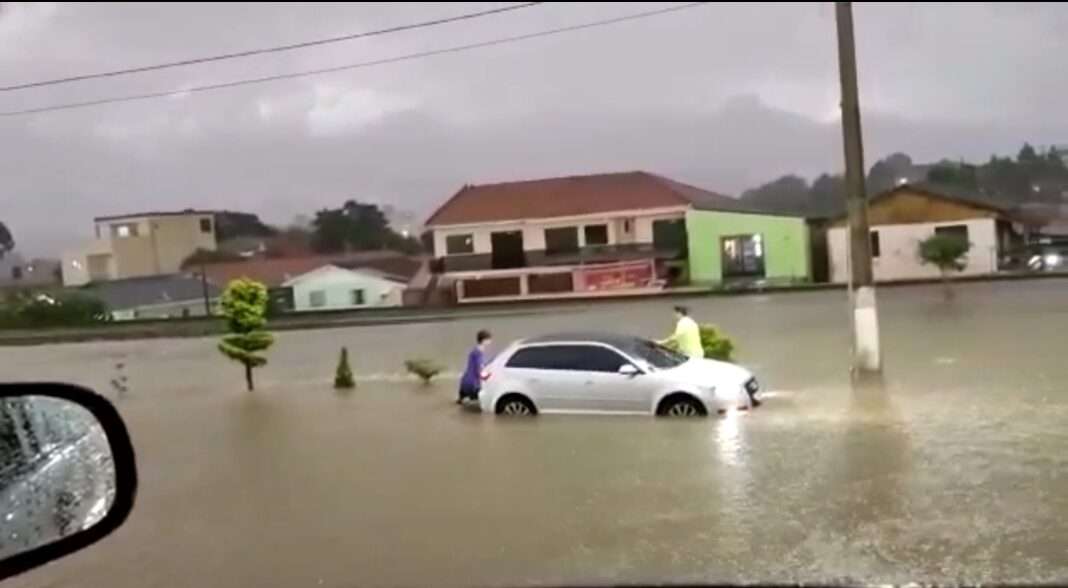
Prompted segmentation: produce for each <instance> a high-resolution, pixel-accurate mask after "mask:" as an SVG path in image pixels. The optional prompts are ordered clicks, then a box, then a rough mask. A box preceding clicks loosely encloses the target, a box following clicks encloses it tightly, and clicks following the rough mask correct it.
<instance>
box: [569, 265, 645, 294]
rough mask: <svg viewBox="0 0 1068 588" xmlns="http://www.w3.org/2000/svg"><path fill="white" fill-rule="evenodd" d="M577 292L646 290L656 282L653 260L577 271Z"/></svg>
mask: <svg viewBox="0 0 1068 588" xmlns="http://www.w3.org/2000/svg"><path fill="white" fill-rule="evenodd" d="M575 277H576V278H577V279H576V280H575V282H576V284H575V285H576V286H578V287H577V288H576V290H580V291H582V290H585V291H600V290H625V289H633V288H646V287H649V286H651V285H652V284H653V283H654V282H655V281H656V269H655V267H654V265H653V261H652V260H645V261H633V262H624V263H614V264H611V265H602V266H595V267H589V268H580V269H576V270H575Z"/></svg>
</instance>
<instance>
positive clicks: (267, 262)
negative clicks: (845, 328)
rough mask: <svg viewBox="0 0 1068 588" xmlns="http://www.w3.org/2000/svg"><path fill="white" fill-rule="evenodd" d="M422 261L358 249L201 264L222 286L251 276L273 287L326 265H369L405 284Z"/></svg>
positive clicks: (400, 254) (358, 266)
mask: <svg viewBox="0 0 1068 588" xmlns="http://www.w3.org/2000/svg"><path fill="white" fill-rule="evenodd" d="M421 263H422V262H421V261H420V260H418V259H413V258H411V257H408V256H406V255H404V254H402V253H398V252H396V251H360V252H355V253H339V254H336V255H310V256H305V257H279V258H252V259H249V260H247V261H232V262H225V263H209V264H206V265H205V266H204V271H205V273H206V274H207V275H208V280H210V281H211V282H213V283H215V284H218V285H220V286H225V285H226V284H228V283H230V281H231V280H236V279H238V278H250V279H253V280H256V281H257V282H262V283H264V284H266V285H267V287H269V288H276V287H278V286H281V285H282V284H284V283H285V282H287V281H289V280H291V279H293V278H296V277H297V276H300V275H302V274H306V273H308V272H310V271H312V270H315V269H318V268H321V267H323V266H325V265H335V266H337V267H341V268H344V269H350V270H351V269H356V268H371V269H375V270H377V271H379V272H381V273H383V274H385V275H387V276H389V277H390V278H391V279H395V280H398V281H401V282H405V283H407V282H408V280H409V279H411V277H412V276H414V275H415V273H416V272H417V271H418V270H419V266H420V265H421Z"/></svg>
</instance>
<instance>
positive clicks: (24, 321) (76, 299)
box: [0, 293, 111, 328]
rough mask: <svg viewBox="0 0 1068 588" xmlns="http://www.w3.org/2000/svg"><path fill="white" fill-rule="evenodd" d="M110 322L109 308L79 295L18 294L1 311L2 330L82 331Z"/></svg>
mask: <svg viewBox="0 0 1068 588" xmlns="http://www.w3.org/2000/svg"><path fill="white" fill-rule="evenodd" d="M110 320H111V313H109V312H108V309H107V305H105V304H104V303H103V302H101V301H100V300H98V299H96V298H93V297H92V296H88V295H85V294H80V293H66V294H58V295H54V296H53V295H46V294H39V295H32V294H19V295H17V296H12V297H10V298H9V299H8V300H7V302H6V303H5V304H4V305H3V307H0V326H3V327H12V328H19V327H80V326H88V325H95V324H100V323H106V322H108V321H110Z"/></svg>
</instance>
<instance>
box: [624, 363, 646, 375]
mask: <svg viewBox="0 0 1068 588" xmlns="http://www.w3.org/2000/svg"><path fill="white" fill-rule="evenodd" d="M619 373H620V374H622V375H624V376H628V377H631V378H633V377H634V376H637V375H639V374H641V373H642V372H641V370H639V369H638V366H636V365H634V364H633V363H625V364H623V365H621V366H619Z"/></svg>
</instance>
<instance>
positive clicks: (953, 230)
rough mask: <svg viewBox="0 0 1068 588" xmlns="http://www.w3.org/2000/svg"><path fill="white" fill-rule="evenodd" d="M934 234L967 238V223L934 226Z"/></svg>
mask: <svg viewBox="0 0 1068 588" xmlns="http://www.w3.org/2000/svg"><path fill="white" fill-rule="evenodd" d="M935 234H936V235H942V236H946V237H956V238H958V239H963V240H965V241H967V240H968V225H947V226H944V227H935Z"/></svg>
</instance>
